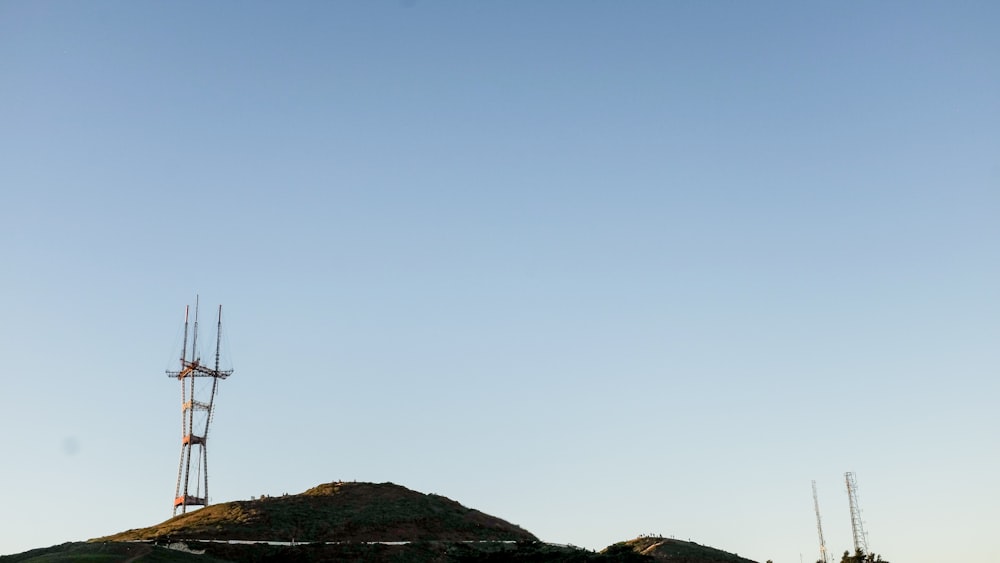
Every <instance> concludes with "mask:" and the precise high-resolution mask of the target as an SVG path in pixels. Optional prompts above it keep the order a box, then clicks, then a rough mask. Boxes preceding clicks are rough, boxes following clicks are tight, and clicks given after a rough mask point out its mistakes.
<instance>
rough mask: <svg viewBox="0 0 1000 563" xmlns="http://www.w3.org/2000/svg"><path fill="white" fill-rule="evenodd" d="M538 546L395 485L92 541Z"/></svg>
mask: <svg viewBox="0 0 1000 563" xmlns="http://www.w3.org/2000/svg"><path fill="white" fill-rule="evenodd" d="M171 538H172V539H224V540H258V541H296V542H303V543H305V542H391V541H424V540H434V541H536V540H537V538H536V537H535V536H533V535H532V534H530V533H529V532H527V531H525V530H523V529H521V528H519V527H518V526H515V525H513V524H511V523H509V522H506V521H504V520H501V519H499V518H496V517H493V516H490V515H488V514H484V513H482V512H480V511H478V510H473V509H471V508H466V507H464V506H462V505H461V504H459V503H457V502H455V501H453V500H451V499H449V498H446V497H443V496H440V495H427V494H423V493H418V492H416V491H411V490H410V489H407V488H406V487H401V486H399V485H394V484H392V483H380V484H376V483H341V482H337V483H327V484H325V485H320V486H318V487H314V488H312V489H309V490H308V491H306V492H304V493H302V494H298V495H285V496H280V497H266V498H261V499H257V500H249V501H234V502H226V503H222V504H216V505H212V506H208V507H205V508H203V509H200V510H196V511H194V512H189V513H187V514H184V515H181V516H177V517H174V518H171V519H170V520H167V521H165V522H163V523H161V524H157V525H155V526H150V527H148V528H140V529H135V530H128V531H127V532H122V533H119V534H114V535H112V536H106V537H103V538H97V539H96V540H92V541H130V540H156V541H165V540H167V539H171Z"/></svg>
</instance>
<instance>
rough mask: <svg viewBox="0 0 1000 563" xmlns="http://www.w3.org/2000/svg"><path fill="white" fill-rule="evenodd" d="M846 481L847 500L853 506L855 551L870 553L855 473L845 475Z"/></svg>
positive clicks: (852, 520)
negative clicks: (862, 519)
mask: <svg viewBox="0 0 1000 563" xmlns="http://www.w3.org/2000/svg"><path fill="white" fill-rule="evenodd" d="M844 480H845V481H847V500H848V502H849V503H850V504H851V532H852V533H853V534H854V551H855V552H856V553H868V534H866V533H865V526H864V523H863V522H862V521H861V506H860V505H858V483H857V481H855V479H854V473H852V472H850V471H848V472H847V473H844Z"/></svg>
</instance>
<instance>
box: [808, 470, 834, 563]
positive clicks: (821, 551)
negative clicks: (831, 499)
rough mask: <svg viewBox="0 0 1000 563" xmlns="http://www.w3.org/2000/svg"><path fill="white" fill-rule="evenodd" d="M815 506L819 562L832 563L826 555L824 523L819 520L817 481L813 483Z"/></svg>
mask: <svg viewBox="0 0 1000 563" xmlns="http://www.w3.org/2000/svg"><path fill="white" fill-rule="evenodd" d="M812 483H813V506H815V507H816V531H817V532H819V560H820V561H822V562H823V563H830V559H829V557H827V555H826V540H824V539H823V521H822V520H820V518H819V497H818V496H817V495H816V481H813V482H812Z"/></svg>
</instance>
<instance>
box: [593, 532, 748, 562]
mask: <svg viewBox="0 0 1000 563" xmlns="http://www.w3.org/2000/svg"><path fill="white" fill-rule="evenodd" d="M622 550H631V551H634V552H636V553H639V554H642V555H647V556H649V557H651V558H653V559H654V560H656V561H670V562H672V563H754V562H753V561H751V560H749V559H744V558H743V557H740V556H739V555H736V554H734V553H729V552H727V551H722V550H721V549H715V548H714V547H708V546H704V545H699V544H697V543H694V542H687V541H681V540H675V539H671V538H662V537H640V538H636V539H634V540H629V541H626V542H621V543H616V544H615V545H613V546H611V547H609V548H608V549H606V550H605V552H613V551H619V552H620V551H622Z"/></svg>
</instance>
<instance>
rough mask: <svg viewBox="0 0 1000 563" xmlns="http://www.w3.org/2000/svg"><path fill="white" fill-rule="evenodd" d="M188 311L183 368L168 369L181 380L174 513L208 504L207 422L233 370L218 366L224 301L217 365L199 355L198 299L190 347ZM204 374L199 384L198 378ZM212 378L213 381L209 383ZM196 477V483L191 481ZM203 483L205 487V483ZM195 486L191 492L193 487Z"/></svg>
mask: <svg viewBox="0 0 1000 563" xmlns="http://www.w3.org/2000/svg"><path fill="white" fill-rule="evenodd" d="M188 312H189V306H185V307H184V344H183V347H182V348H181V369H180V370H179V371H169V370H168V371H167V375H168V376H170V377H175V378H177V380H178V381H180V383H181V460H180V463H179V464H178V466H177V488H176V491H175V492H174V516H177V509H178V508H180V509H181V514H185V513H186V512H187V507H189V506H207V505H208V450H207V449H206V448H207V445H208V425H209V423H210V422H212V409H213V407H214V405H215V394H216V392H217V391H218V388H219V380H220V379H226V378H227V377H229V376H230V375H232V373H233V370H220V369H219V348H220V345H221V343H222V305H219V320H218V323H217V324H216V333H215V367H214V368H209V367H208V366H205V365H202V363H201V356H199V355H198V299H197V298H196V299H195V302H194V326H193V327H192V328H193V330H192V331H191V346H190V348H189V347H188ZM199 378H202V379H201V380H200V381H201V384H199V386H198V387H197V388H196V386H195V381H196V380H198V379H199ZM204 378H210V380H211V385H208V381H209V380H208V379H204ZM192 461H194V465H195V467H194V479H192V478H191V476H192V472H191V462H192ZM192 481H193V483H192ZM203 485H204V488H202V486H203ZM192 486H193V488H194V491H193V493H194V494H191V493H192V491H191V488H190V487H192Z"/></svg>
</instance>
